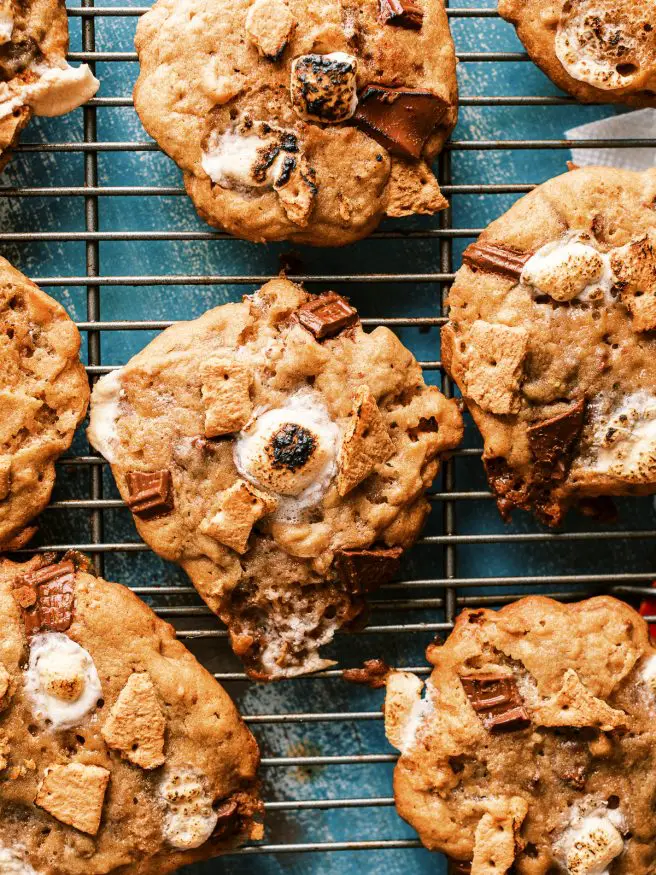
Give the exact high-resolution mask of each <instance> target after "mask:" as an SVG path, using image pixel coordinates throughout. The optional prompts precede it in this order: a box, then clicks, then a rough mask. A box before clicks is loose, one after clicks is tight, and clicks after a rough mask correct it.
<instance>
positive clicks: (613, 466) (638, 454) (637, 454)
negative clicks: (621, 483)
mask: <svg viewBox="0 0 656 875" xmlns="http://www.w3.org/2000/svg"><path fill="white" fill-rule="evenodd" d="M593 446H594V447H595V448H597V452H598V456H597V461H596V464H595V468H596V469H597V470H599V471H602V472H607V473H608V474H612V475H614V476H615V477H621V478H622V479H624V480H637V481H639V482H643V481H645V480H647V481H649V480H654V481H656V395H652V394H650V393H649V392H646V391H644V390H642V391H639V392H634V393H633V394H632V395H628V396H627V397H626V398H625V399H624V400H623V402H622V403H621V404H620V405H619V406H618V407H616V408H615V410H614V411H613V412H612V413H611V415H610V416H609V417H608V418H605V419H603V420H600V421H599V422H598V423H597V426H596V429H595V434H594V438H593Z"/></svg>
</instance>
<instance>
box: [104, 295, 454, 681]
mask: <svg viewBox="0 0 656 875" xmlns="http://www.w3.org/2000/svg"><path fill="white" fill-rule="evenodd" d="M461 435H462V421H461V417H460V413H459V410H458V407H457V405H456V402H455V401H452V400H447V399H446V398H444V396H443V395H442V394H441V393H440V392H439V391H438V389H436V388H435V387H432V386H426V385H425V384H424V381H423V378H422V373H421V368H420V366H419V365H418V364H417V362H416V361H415V359H414V358H413V356H412V355H411V353H410V352H409V351H408V350H407V349H405V347H403V346H402V344H401V343H400V341H399V340H398V339H397V337H396V336H395V335H394V334H392V332H391V331H389V330H388V329H387V328H383V327H379V328H377V329H376V330H375V331H373V332H372V333H371V334H365V333H364V331H363V330H362V328H361V326H360V323H359V319H358V314H357V312H356V310H355V309H354V308H353V307H351V306H350V304H349V303H348V301H347V300H346V299H345V298H343V297H341V296H340V295H338V294H336V293H334V292H331V293H328V294H325V295H321V296H314V295H309V294H307V293H306V292H305V291H303V289H302V288H301V287H300V286H297V285H294V284H293V283H291V282H288V281H287V280H285V279H277V280H274V281H272V282H270V283H268V284H267V285H266V286H264V287H263V288H262V289H261V290H260V291H259V292H258V293H257V294H255V295H252V296H247V297H246V298H245V299H244V301H243V302H242V303H239V304H226V305H224V306H222V307H218V308H216V309H214V310H210V311H209V312H207V313H206V314H205V315H204V316H202V317H201V318H199V319H196V320H195V321H193V322H188V323H183V324H180V325H176V326H173V327H171V328H169V329H167V330H166V331H165V332H163V333H162V334H161V335H160V336H159V337H158V338H156V339H155V340H154V341H153V342H152V343H150V344H149V345H148V346H147V347H146V348H145V349H144V350H143V352H141V353H140V354H139V355H137V356H135V357H134V358H133V359H132V360H131V361H130V362H129V363H128V364H127V365H126V366H125V367H123V368H121V369H120V370H118V371H114V372H112V373H111V374H109V375H107V376H105V377H103V378H102V379H101V380H99V381H98V383H97V385H96V387H95V389H94V392H93V396H92V404H91V418H90V427H89V439H90V441H91V443H92V444H93V445H94V446H95V447H96V448H97V449H98V450H99V451H100V452H101V453H102V454H103V455H104V456H105V457H106V458H107V459H108V460H109V462H110V463H111V465H112V470H113V472H114V476H115V478H116V482H117V485H118V488H119V490H120V492H121V495H122V496H123V498H124V499H125V501H126V502H127V504H128V506H129V507H130V509H131V510H132V512H133V514H134V518H135V521H136V524H137V528H138V530H139V533H140V534H141V536H142V537H143V539H144V540H145V541H146V543H148V544H149V545H150V546H151V547H152V548H153V549H154V550H155V551H156V552H157V553H159V554H160V555H161V556H163V557H165V558H167V559H170V560H172V561H174V562H177V563H179V564H180V565H181V566H182V567H183V568H184V569H185V571H186V572H187V573H188V574H189V576H190V577H191V579H192V581H193V583H194V584H195V586H196V588H197V589H198V591H199V593H200V594H201V596H202V597H203V598H204V599H205V601H206V602H207V604H208V605H209V606H210V608H211V609H212V610H213V611H215V612H216V613H217V614H218V615H219V617H221V619H222V620H223V621H224V622H225V623H226V624H227V625H228V627H229V630H230V637H231V642H232V646H233V648H234V650H235V652H236V653H237V654H238V655H239V656H240V657H241V658H242V659H243V661H244V664H245V666H246V669H247V671H248V672H249V673H250V674H251V676H253V677H255V678H258V679H262V680H272V679H276V678H283V677H288V676H292V675H296V674H302V673H307V672H310V671H316V670H318V669H321V668H324V667H326V666H328V665H331V664H332V663H330V662H328V661H326V660H324V659H322V658H321V657H320V656H319V649H320V647H321V646H322V645H324V644H326V643H327V642H328V641H330V640H331V638H332V637H333V634H334V632H335V630H336V629H338V628H339V627H341V626H345V625H348V624H349V623H351V622H352V621H353V620H354V619H355V618H356V617H357V616H358V615H359V614H361V612H362V610H363V606H364V597H365V595H366V594H367V592H370V591H372V590H373V589H375V588H376V586H378V585H379V584H380V583H384V582H386V581H387V580H389V579H390V577H391V576H392V575H393V574H394V573H395V572H396V571H397V569H398V566H399V559H400V555H401V553H402V551H403V549H404V548H406V547H409V546H410V545H411V544H412V543H413V542H414V540H415V539H416V538H417V536H418V534H419V531H420V529H421V526H422V524H423V521H424V519H425V517H426V515H427V513H428V510H429V504H428V501H427V500H426V498H425V496H424V492H425V490H426V488H427V487H428V486H429V485H430V484H431V482H432V481H433V479H434V477H435V476H436V475H437V472H438V469H439V465H440V458H441V456H442V455H443V454H444V453H445V452H446V451H448V450H450V449H452V448H454V447H455V446H456V445H457V444H458V443H459V441H460V438H461Z"/></svg>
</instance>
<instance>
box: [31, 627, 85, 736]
mask: <svg viewBox="0 0 656 875" xmlns="http://www.w3.org/2000/svg"><path fill="white" fill-rule="evenodd" d="M25 691H26V693H27V695H28V697H29V698H30V699H31V701H32V711H33V713H34V716H35V717H36V718H37V720H41V721H42V722H44V723H48V724H49V725H50V726H51V728H52V729H71V728H72V727H73V726H78V725H79V724H80V723H81V722H82V721H83V720H84V718H85V717H86V716H87V714H89V713H90V712H91V711H93V709H94V708H95V707H96V705H97V703H98V699H100V698H101V697H102V687H101V685H100V678H99V677H98V672H97V671H96V666H95V665H94V662H93V659H92V658H91V655H90V654H89V653H88V652H87V651H86V650H85V649H84V648H83V647H80V645H79V644H77V643H76V642H75V641H73V640H72V639H71V638H69V637H68V636H67V635H63V634H62V633H61V632H45V633H43V634H40V635H35V636H34V637H33V638H32V641H31V644H30V659H29V664H28V667H27V670H26V671H25Z"/></svg>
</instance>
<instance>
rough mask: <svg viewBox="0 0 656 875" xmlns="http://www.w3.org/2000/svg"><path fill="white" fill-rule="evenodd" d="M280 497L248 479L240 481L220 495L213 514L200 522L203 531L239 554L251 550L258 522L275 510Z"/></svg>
mask: <svg viewBox="0 0 656 875" xmlns="http://www.w3.org/2000/svg"><path fill="white" fill-rule="evenodd" d="M277 504H278V502H277V500H276V499H275V498H273V497H272V496H270V495H267V494H266V493H264V492H261V491H260V490H259V489H257V488H256V487H255V486H253V485H252V483H248V482H247V481H246V480H237V482H236V483H234V484H233V485H232V486H231V487H230V488H229V489H226V490H225V491H224V492H222V493H221V495H220V496H219V499H218V502H217V504H216V505H215V507H214V511H213V513H212V514H211V515H210V516H209V517H208V518H207V519H205V520H203V522H202V523H201V524H200V531H201V532H202V534H204V535H209V537H210V538H214V540H215V541H218V542H219V543H220V544H225V545H226V547H230V548H231V549H232V550H235V551H236V552H237V553H245V552H246V550H247V549H248V538H249V536H250V533H251V530H252V528H253V526H254V525H255V523H256V522H257V521H258V520H259V519H262V517H264V516H267V514H270V513H273V511H274V510H275V509H276V507H277Z"/></svg>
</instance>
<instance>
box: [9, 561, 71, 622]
mask: <svg viewBox="0 0 656 875" xmlns="http://www.w3.org/2000/svg"><path fill="white" fill-rule="evenodd" d="M13 596H14V598H15V599H16V601H17V603H18V604H19V605H20V607H21V609H22V611H23V621H24V623H25V632H26V633H27V634H28V635H34V634H35V633H36V632H39V631H41V630H46V631H48V632H65V631H66V630H67V629H68V628H69V627H70V625H71V623H72V622H73V609H74V606H75V566H74V565H73V563H72V562H71V561H68V560H67V561H65V562H58V563H55V564H52V565H46V566H45V567H44V568H40V569H39V570H38V571H33V572H30V573H28V574H24V575H23V577H22V578H20V580H19V582H18V584H17V585H16V586H15V587H14V590H13Z"/></svg>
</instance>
